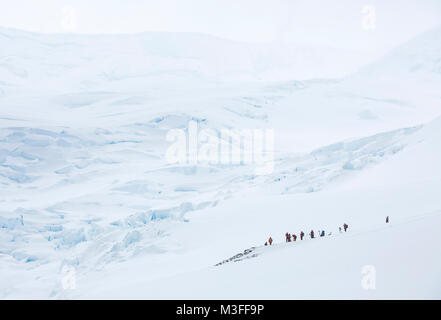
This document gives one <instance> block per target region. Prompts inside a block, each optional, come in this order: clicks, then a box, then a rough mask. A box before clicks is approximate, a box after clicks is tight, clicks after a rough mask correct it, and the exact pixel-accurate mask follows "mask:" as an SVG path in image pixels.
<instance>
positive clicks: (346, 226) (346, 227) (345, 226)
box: [343, 223, 349, 232]
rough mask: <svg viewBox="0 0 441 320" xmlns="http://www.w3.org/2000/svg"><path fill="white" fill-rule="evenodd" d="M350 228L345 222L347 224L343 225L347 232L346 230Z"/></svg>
mask: <svg viewBox="0 0 441 320" xmlns="http://www.w3.org/2000/svg"><path fill="white" fill-rule="evenodd" d="M348 228H349V226H348V225H347V224H346V223H345V224H344V225H343V229H345V232H346V230H348Z"/></svg>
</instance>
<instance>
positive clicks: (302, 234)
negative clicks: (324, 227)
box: [300, 231, 305, 240]
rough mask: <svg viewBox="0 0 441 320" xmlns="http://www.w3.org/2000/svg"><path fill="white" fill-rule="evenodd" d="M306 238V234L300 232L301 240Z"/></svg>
mask: <svg viewBox="0 0 441 320" xmlns="http://www.w3.org/2000/svg"><path fill="white" fill-rule="evenodd" d="M304 236H305V233H304V232H303V231H302V232H300V240H303V237H304Z"/></svg>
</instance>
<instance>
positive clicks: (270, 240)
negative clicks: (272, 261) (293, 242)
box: [268, 237, 273, 246]
mask: <svg viewBox="0 0 441 320" xmlns="http://www.w3.org/2000/svg"><path fill="white" fill-rule="evenodd" d="M268 242H269V244H270V246H272V245H273V238H271V237H270V238H269V239H268Z"/></svg>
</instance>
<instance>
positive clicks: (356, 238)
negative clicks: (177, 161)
mask: <svg viewBox="0 0 441 320" xmlns="http://www.w3.org/2000/svg"><path fill="white" fill-rule="evenodd" d="M439 30H441V29H439ZM439 30H438V31H437V30H434V31H432V32H430V33H427V34H425V35H422V36H421V38H417V39H415V40H413V41H411V42H409V43H408V44H406V45H405V46H404V47H401V48H397V49H396V50H395V51H394V52H392V53H391V54H390V55H389V56H388V57H385V58H384V59H382V60H380V61H379V62H377V63H374V64H372V65H369V66H367V67H366V68H364V69H362V70H360V72H358V73H355V74H354V75H352V76H348V77H345V78H342V79H340V80H332V79H326V80H325V79H316V80H311V79H309V80H305V79H307V78H315V77H318V76H320V77H321V78H324V77H325V73H328V72H329V73H331V71H332V70H331V69H325V70H323V68H322V66H321V65H320V63H323V64H324V65H325V66H328V65H329V64H328V62H327V61H328V60H327V59H331V61H332V59H334V58H332V53H331V52H330V51H329V54H327V53H328V52H326V53H323V52H319V53H317V56H315V55H314V54H312V53H311V52H305V51H303V50H298V49H290V50H285V51H281V50H280V49H275V48H271V47H269V46H260V45H259V46H256V45H250V44H241V43H236V42H230V41H226V40H221V39H217V38H213V37H209V36H205V35H199V34H168V33H145V34H138V35H118V36H77V35H41V34H33V33H27V32H21V31H17V30H9V29H1V30H0V47H1V48H2V52H1V54H0V90H1V93H0V194H1V198H0V231H1V232H0V268H1V270H2V272H1V273H0V297H1V298H99V297H106V298H114V297H119V298H127V297H136V298H153V299H159V298H166V297H168V298H175V297H180V298H204V297H205V298H314V297H317V298H358V297H363V298H401V297H406V298H407V297H413V298H422V297H424V298H439V297H440V296H441V282H440V280H441V279H440V277H441V274H439V273H438V270H441V268H440V267H441V261H440V260H439V258H438V257H437V256H436V255H433V254H432V253H433V252H435V251H436V249H437V246H438V244H439V241H440V239H439V236H438V235H437V232H436V229H435V228H436V226H437V225H438V224H439V219H440V215H441V213H440V210H441V202H440V200H439V195H438V192H437V191H438V190H439V189H440V188H439V187H440V185H439V184H440V181H441V172H440V167H439V160H441V159H440V152H439V150H440V145H439V141H440V140H439V138H440V134H441V123H440V120H439V119H438V120H435V121H433V120H434V119H435V118H437V117H438V116H439V115H440V114H441V109H440V107H439V106H440V102H441V96H440V91H439V88H441V79H439V81H438V76H439V74H438V73H437V69H436V67H435V66H436V65H437V63H438V62H439V60H437V59H438V58H437V54H439V52H440V51H439V50H438V51H437V50H436V48H437V46H439V43H440V42H439V41H437V39H438V38H439V35H440V34H441V32H439ZM423 44H424V46H423ZM415 46H416V47H417V48H414V47H415ZM437 52H438V53H437ZM402 57H405V58H402ZM439 59H441V55H440V57H439ZM317 61H320V63H317ZM388 61H389V62H388ZM419 61H424V63H425V64H424V66H423V67H421V68H419V69H418V71H415V72H412V70H416V69H415V68H414V66H415V65H417V64H418V63H419ZM382 66H383V67H382ZM349 69H350V67H349V66H348V70H349ZM398 70H407V71H406V72H401V71H400V72H399V71H398ZM342 71H343V70H342ZM302 72H304V75H302V76H299V77H297V76H296V75H297V74H301V73H302ZM343 73H344V72H343ZM334 74H335V73H334ZM287 79H291V80H289V81H287ZM299 79H303V80H299ZM410 84H412V86H409V85H410ZM189 121H194V122H196V123H197V124H198V126H199V127H200V128H211V129H222V128H229V129H257V128H259V129H261V128H272V129H274V130H275V134H276V138H275V145H276V157H275V165H274V171H273V172H272V173H270V174H267V175H262V176H259V175H256V174H255V172H254V168H252V167H250V166H247V165H208V164H204V165H202V164H199V165H198V164H196V165H170V164H168V163H167V162H166V161H165V153H166V150H167V148H168V147H169V143H168V142H167V140H166V134H167V132H168V131H169V130H170V129H175V128H186V127H187V126H188V123H189ZM426 123H427V124H426ZM386 215H389V216H390V217H391V224H390V225H385V224H384V218H385V217H386ZM344 222H346V223H348V224H349V225H350V230H349V233H347V234H339V233H338V226H339V225H342V224H343V223H344ZM311 229H315V230H318V229H324V230H327V231H328V232H332V233H333V235H332V236H329V237H326V238H321V239H315V240H308V241H304V242H302V243H301V244H300V243H299V244H288V245H283V244H282V242H283V241H284V239H283V235H284V234H285V232H294V233H298V232H299V231H300V230H304V231H305V233H307V232H308V231H309V230H311ZM270 235H271V236H272V237H273V238H274V240H275V241H276V244H277V245H275V246H273V247H270V248H268V247H266V248H265V247H262V244H263V242H265V241H266V239H267V238H268V237H269V236H270ZM251 247H254V249H253V253H252V255H256V256H255V257H253V258H252V259H243V261H239V262H230V263H226V264H223V265H220V266H217V267H214V265H215V264H217V263H218V262H220V261H223V260H225V259H227V258H229V257H231V256H233V255H234V254H236V253H239V252H243V250H245V249H248V248H251ZM239 260H240V259H239ZM363 265H374V266H376V269H377V276H378V279H377V285H378V286H377V290H374V291H365V290H363V289H362V288H361V286H360V279H361V276H362V275H361V268H362V267H363ZM403 265H406V267H403ZM66 266H68V267H69V268H73V269H74V270H75V279H76V289H64V288H63V280H64V279H65V277H66V273H65V271H66V269H65V267H66ZM424 268H425V269H424ZM403 278H405V279H409V281H408V283H403V281H400V280H402V279H403ZM293 288H300V289H299V290H294V289H293ZM410 288H412V290H410Z"/></svg>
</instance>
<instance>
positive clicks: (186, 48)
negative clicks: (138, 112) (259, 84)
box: [0, 28, 362, 93]
mask: <svg viewBox="0 0 441 320" xmlns="http://www.w3.org/2000/svg"><path fill="white" fill-rule="evenodd" d="M0 46H1V48H2V53H1V60H0V75H1V78H2V82H0V87H1V88H2V90H3V91H4V92H10V91H12V92H14V89H15V90H18V89H19V88H20V87H21V86H24V87H25V90H26V92H35V91H37V92H38V90H42V91H43V92H45V93H46V89H47V88H48V87H50V88H51V92H53V93H54V92H63V91H78V90H79V91H83V90H89V91H91V90H94V91H101V90H103V91H118V92H120V91H136V90H144V89H146V87H149V86H152V85H153V86H154V85H155V84H157V83H158V82H165V81H166V82H177V83H179V85H183V83H186V82H188V81H191V82H193V83H194V82H196V83H197V82H204V83H205V82H212V81H214V82H219V81H228V82H230V83H231V82H237V81H274V80H292V79H297V80H299V79H305V78H323V77H327V78H329V77H335V76H342V75H345V74H347V73H349V72H353V71H354V70H355V69H356V68H357V67H359V66H360V61H362V59H360V57H359V55H360V54H359V55H355V54H354V53H352V52H346V51H344V50H339V49H336V48H331V47H319V46H306V45H303V46H302V47H299V46H294V45H284V44H272V45H261V44H247V43H239V42H234V41H229V40H224V39H220V38H216V37H213V36H209V35H204V34H196V33H195V34H192V33H167V32H146V33H140V34H134V35H96V36H83V35H44V34H35V33H28V32H22V31H18V30H13V29H5V28H1V29H0ZM17 87H18V88H17Z"/></svg>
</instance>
